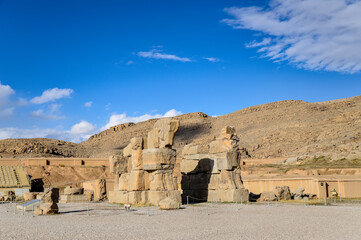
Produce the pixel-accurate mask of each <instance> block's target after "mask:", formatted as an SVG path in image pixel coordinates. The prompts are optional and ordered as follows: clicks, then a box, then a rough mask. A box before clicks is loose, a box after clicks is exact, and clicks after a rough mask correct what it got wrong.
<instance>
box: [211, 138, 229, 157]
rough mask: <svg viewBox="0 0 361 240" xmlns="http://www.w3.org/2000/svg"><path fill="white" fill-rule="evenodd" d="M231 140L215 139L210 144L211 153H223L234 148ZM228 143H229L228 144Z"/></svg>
mask: <svg viewBox="0 0 361 240" xmlns="http://www.w3.org/2000/svg"><path fill="white" fill-rule="evenodd" d="M230 141H231V140H215V141H213V142H211V143H210V144H209V153H211V154H213V153H222V152H228V151H231V150H232V147H231V143H230ZM227 143H228V144H227Z"/></svg>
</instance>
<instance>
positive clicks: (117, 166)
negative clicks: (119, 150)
mask: <svg viewBox="0 0 361 240" xmlns="http://www.w3.org/2000/svg"><path fill="white" fill-rule="evenodd" d="M127 163H128V161H127V159H126V158H125V157H124V156H123V155H114V156H110V157H109V171H110V172H111V173H115V174H122V173H124V172H126V171H127Z"/></svg>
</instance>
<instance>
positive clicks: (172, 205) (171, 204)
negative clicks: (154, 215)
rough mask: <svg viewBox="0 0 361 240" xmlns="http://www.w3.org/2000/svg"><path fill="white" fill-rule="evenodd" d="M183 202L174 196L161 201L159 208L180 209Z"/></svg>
mask: <svg viewBox="0 0 361 240" xmlns="http://www.w3.org/2000/svg"><path fill="white" fill-rule="evenodd" d="M180 205H181V203H180V202H179V201H177V200H176V199H173V198H169V197H167V198H165V199H163V200H161V201H160V202H159V208H160V209H161V210H174V209H179V208H180Z"/></svg>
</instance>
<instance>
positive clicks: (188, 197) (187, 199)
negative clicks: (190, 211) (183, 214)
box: [187, 196, 189, 205]
mask: <svg viewBox="0 0 361 240" xmlns="http://www.w3.org/2000/svg"><path fill="white" fill-rule="evenodd" d="M188 204H189V196H187V205H188Z"/></svg>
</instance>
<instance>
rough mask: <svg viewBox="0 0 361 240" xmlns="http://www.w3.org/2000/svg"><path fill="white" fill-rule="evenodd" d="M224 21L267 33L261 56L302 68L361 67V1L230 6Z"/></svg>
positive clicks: (340, 69) (355, 69)
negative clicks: (229, 17)
mask: <svg viewBox="0 0 361 240" xmlns="http://www.w3.org/2000/svg"><path fill="white" fill-rule="evenodd" d="M225 11H226V12H227V13H228V14H229V15H231V16H233V18H232V19H224V20H223V22H224V23H226V24H228V25H230V26H232V27H233V28H235V29H249V30H254V31H258V32H261V33H263V34H264V35H266V37H265V38H263V40H262V41H261V42H257V41H253V42H251V43H249V44H247V45H246V46H247V47H258V48H259V49H258V52H260V53H262V57H267V58H270V59H271V60H273V61H288V62H289V63H291V64H293V65H295V66H297V67H299V68H304V69H310V70H326V71H336V72H346V73H356V72H360V70H361V2H360V1H353V0H330V1H315V0H303V1H299V0H286V1H285V0H272V1H270V3H269V6H268V7H267V8H264V9H262V8H260V7H242V8H239V7H231V8H226V9H225Z"/></svg>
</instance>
